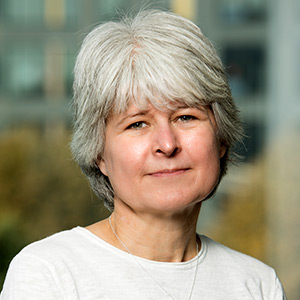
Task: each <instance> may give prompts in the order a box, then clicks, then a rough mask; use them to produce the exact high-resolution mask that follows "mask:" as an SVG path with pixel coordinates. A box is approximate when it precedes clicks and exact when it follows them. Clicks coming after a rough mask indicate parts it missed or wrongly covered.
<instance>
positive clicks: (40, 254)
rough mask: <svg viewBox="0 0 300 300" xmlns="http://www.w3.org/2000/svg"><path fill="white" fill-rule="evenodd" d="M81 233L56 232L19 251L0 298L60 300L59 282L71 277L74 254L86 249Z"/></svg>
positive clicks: (61, 290) (73, 231)
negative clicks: (61, 278)
mask: <svg viewBox="0 0 300 300" xmlns="http://www.w3.org/2000/svg"><path fill="white" fill-rule="evenodd" d="M81 230H82V231H84V229H82V228H74V229H72V230H67V231H63V232H59V233H56V234H54V235H51V236H49V237H47V238H44V239H42V240H40V241H37V242H34V243H32V244H30V245H28V246H26V247H25V248H24V249H23V250H21V251H20V252H19V253H18V254H17V255H16V256H15V257H14V259H13V260H12V261H11V263H10V266H9V269H8V272H7V275H6V278H5V282H4V286H3V291H2V293H1V297H2V296H3V297H4V298H3V299H39V297H43V299H48V297H49V299H62V294H64V287H63V286H62V284H61V281H60V280H58V278H60V277H62V276H63V277H64V278H67V277H70V276H71V274H70V275H68V272H69V266H71V265H74V261H75V259H74V258H75V257H77V256H78V255H77V254H76V251H80V250H78V249H80V247H84V246H83V245H86V243H84V242H83V241H84V239H85V238H84V234H82V233H81ZM74 249H77V250H75V251H74ZM37 282H38V284H37ZM27 296H28V297H27ZM18 297H19V298H18ZM1 299H2V298H1Z"/></svg>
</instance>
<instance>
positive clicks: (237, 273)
mask: <svg viewBox="0 0 300 300" xmlns="http://www.w3.org/2000/svg"><path fill="white" fill-rule="evenodd" d="M200 238H201V242H202V245H203V256H204V259H203V263H204V265H205V266H206V267H207V268H212V269H213V270H214V274H217V278H219V279H220V280H222V281H223V282H224V281H225V282H227V283H228V284H232V285H234V286H235V287H237V286H240V287H241V289H243V288H245V289H247V290H249V291H251V292H253V293H254V295H257V294H260V293H263V295H267V296H266V299H285V298H284V297H285V296H284V290H283V288H282V285H281V283H280V281H279V279H278V277H277V274H276V272H275V270H274V269H273V268H272V267H270V266H268V265H267V264H265V263H263V262H261V261H260V260H258V259H256V258H254V257H251V256H249V255H246V254H243V253H241V252H238V251H236V250H233V249H231V248H229V247H227V246H225V245H222V244H220V243H218V242H216V241H214V240H212V239H210V238H208V237H206V236H203V235H201V236H200ZM270 295H272V296H270Z"/></svg>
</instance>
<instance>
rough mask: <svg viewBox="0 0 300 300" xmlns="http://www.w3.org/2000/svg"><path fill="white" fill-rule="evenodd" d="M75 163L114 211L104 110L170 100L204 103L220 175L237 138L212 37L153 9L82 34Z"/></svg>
mask: <svg viewBox="0 0 300 300" xmlns="http://www.w3.org/2000/svg"><path fill="white" fill-rule="evenodd" d="M73 88H74V104H73V105H74V111H75V120H74V131H73V138H72V142H71V149H72V152H73V155H74V159H75V161H76V162H77V163H78V164H79V166H80V167H81V169H82V171H83V173H84V174H85V175H86V176H87V177H88V179H89V181H90V184H91V187H92V189H93V190H94V192H95V193H96V195H97V196H98V197H100V198H101V199H103V200H104V203H105V206H106V207H107V208H108V209H110V210H111V211H112V210H113V209H114V202H113V198H114V192H113V189H112V187H111V184H110V182H109V179H108V178H107V177H106V176H105V175H104V174H102V173H101V171H100V170H99V168H98V166H97V161H99V159H100V158H101V154H102V152H103V149H104V142H105V128H106V120H107V118H108V115H109V114H110V113H111V112H112V111H114V112H116V113H120V112H123V111H125V110H126V108H127V107H128V104H129V102H130V101H133V102H134V104H135V105H138V106H143V105H145V104H146V103H148V102H150V103H152V104H153V105H154V106H155V107H157V108H159V109H164V108H166V107H169V106H170V104H171V105H172V103H174V102H181V103H182V102H183V103H185V104H186V105H188V106H192V107H197V106H199V105H210V106H211V108H212V110H213V113H214V116H215V119H216V123H217V128H218V137H219V140H220V143H221V144H222V145H224V146H225V147H226V149H227V151H226V154H225V155H224V156H223V157H222V158H221V161H220V167H221V170H220V180H221V178H222V177H223V176H224V175H225V173H226V170H227V165H228V162H229V161H232V159H233V157H234V155H235V153H234V151H232V147H233V145H234V144H235V143H236V142H240V141H241V139H242V136H243V133H242V126H241V122H240V119H239V116H238V110H237V108H236V106H235V104H234V102H233V99H232V96H231V92H230V88H229V85H228V81H227V78H226V74H225V71H224V68H223V65H222V62H221V60H220V58H219V56H218V55H217V53H216V50H215V48H214V47H213V45H212V44H211V42H210V41H209V40H208V39H207V38H206V37H204V36H203V34H202V32H201V30H200V29H199V28H198V27H197V26H196V25H195V24H194V23H193V22H191V21H189V20H187V19H185V18H183V17H181V16H178V15H176V14H173V13H171V12H163V11H158V10H148V11H142V12H140V13H138V14H137V15H136V16H135V17H134V18H129V17H125V18H123V19H122V20H121V21H120V22H108V23H104V24H102V25H99V26H97V27H96V28H95V29H93V30H92V31H91V32H90V33H89V34H88V35H87V36H86V38H85V39H84V41H83V44H82V46H81V49H80V52H79V54H78V56H77V60H76V64H75V69H74V87H73Z"/></svg>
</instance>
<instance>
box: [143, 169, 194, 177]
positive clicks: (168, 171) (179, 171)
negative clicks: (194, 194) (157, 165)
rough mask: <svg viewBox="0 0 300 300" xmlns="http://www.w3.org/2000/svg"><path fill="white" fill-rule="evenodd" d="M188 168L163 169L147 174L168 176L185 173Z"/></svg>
mask: <svg viewBox="0 0 300 300" xmlns="http://www.w3.org/2000/svg"><path fill="white" fill-rule="evenodd" d="M188 170H189V168H175V169H163V170H158V171H155V172H151V173H149V174H148V175H151V176H154V177H170V176H176V175H180V174H182V173H185V172H186V171H188Z"/></svg>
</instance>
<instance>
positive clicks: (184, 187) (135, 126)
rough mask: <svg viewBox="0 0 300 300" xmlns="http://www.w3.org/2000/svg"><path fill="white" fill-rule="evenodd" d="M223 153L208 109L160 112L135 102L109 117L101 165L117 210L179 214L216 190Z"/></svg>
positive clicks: (204, 107) (181, 107)
mask: <svg viewBox="0 0 300 300" xmlns="http://www.w3.org/2000/svg"><path fill="white" fill-rule="evenodd" d="M225 150H226V149H225V148H224V147H222V146H220V145H219V142H218V139H217V135H216V123H215V119H214V116H213V113H212V111H211V110H210V109H209V108H208V107H206V106H202V107H199V108H190V107H187V106H185V105H183V106H180V105H179V106H178V107H176V109H175V110H167V111H160V110H158V109H156V108H155V107H154V106H152V105H151V104H149V105H148V107H147V109H145V110H144V109H140V108H137V107H136V106H134V105H133V104H131V105H130V106H129V107H128V109H127V111H126V112H124V113H122V114H118V115H117V114H115V115H114V114H113V115H111V116H110V118H109V119H108V122H107V128H106V139H105V147H104V153H103V155H102V159H101V160H100V161H99V167H100V169H101V171H102V173H103V174H105V175H106V176H108V177H109V180H110V182H111V185H112V187H113V190H114V193H115V209H117V208H118V205H119V204H125V205H126V206H129V207H130V208H131V209H134V210H138V211H147V212H153V213H155V212H156V213H159V212H170V213H171V212H179V211H182V210H183V209H185V208H187V207H189V206H191V205H193V204H195V203H196V202H199V201H201V200H203V199H204V198H205V197H206V196H207V195H208V194H209V193H210V192H211V191H212V190H213V188H214V187H215V185H216V183H217V181H218V177H219V171H220V167H219V162H220V157H222V156H223V155H224V153H225Z"/></svg>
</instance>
